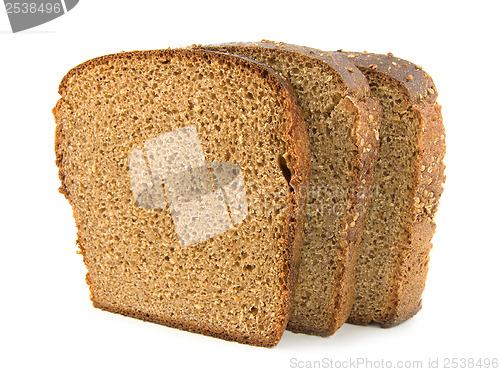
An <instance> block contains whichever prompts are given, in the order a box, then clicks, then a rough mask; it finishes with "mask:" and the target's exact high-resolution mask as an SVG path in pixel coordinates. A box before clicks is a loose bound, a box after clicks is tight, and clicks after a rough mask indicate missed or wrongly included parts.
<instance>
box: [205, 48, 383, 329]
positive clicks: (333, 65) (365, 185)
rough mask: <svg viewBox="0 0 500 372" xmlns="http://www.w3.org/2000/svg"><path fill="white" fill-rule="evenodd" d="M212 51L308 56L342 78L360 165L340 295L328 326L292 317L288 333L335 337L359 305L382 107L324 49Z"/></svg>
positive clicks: (360, 79) (358, 76) (357, 75)
mask: <svg viewBox="0 0 500 372" xmlns="http://www.w3.org/2000/svg"><path fill="white" fill-rule="evenodd" d="M202 48H206V49H209V50H221V51H225V52H228V53H234V54H238V53H239V51H240V53H241V48H267V49H270V50H274V51H278V52H282V53H297V54H300V55H302V56H305V57H307V58H308V59H309V60H310V61H311V63H314V64H318V65H321V66H322V68H327V69H329V71H330V72H331V74H332V75H335V76H338V77H339V78H340V79H339V81H340V82H342V84H343V89H344V92H343V95H344V97H345V98H346V99H345V104H346V105H350V107H351V110H353V112H356V115H357V121H356V125H355V127H354V128H353V129H352V136H353V141H354V143H355V144H356V147H357V150H358V152H357V158H356V160H355V167H354V169H355V175H354V177H353V180H354V181H353V184H352V186H351V189H352V191H353V192H351V193H350V201H349V205H350V208H349V210H348V212H347V218H346V221H347V224H346V226H345V228H344V231H342V236H343V238H344V240H343V241H342V242H341V243H340V245H341V246H342V247H341V248H340V250H339V252H338V254H339V256H340V257H341V258H342V259H341V261H342V264H341V265H340V266H339V267H338V268H337V270H336V272H335V273H332V280H334V278H338V280H337V290H336V291H335V293H333V294H332V296H331V297H332V298H331V301H330V305H331V306H330V308H329V309H325V311H326V312H327V313H328V315H327V316H326V317H327V320H326V321H325V324H326V326H324V325H317V326H316V327H309V326H308V325H304V324H301V323H300V322H294V320H293V316H292V319H291V321H290V322H289V323H288V326H287V329H288V330H289V331H292V332H297V333H306V334H311V335H318V336H324V337H326V336H330V335H332V334H333V333H335V331H337V329H339V328H340V326H341V325H342V324H344V322H345V321H346V320H347V318H348V316H349V314H350V310H351V306H352V304H353V302H354V298H355V291H354V286H355V283H356V280H355V276H356V264H357V259H358V254H359V245H360V242H361V233H362V227H363V224H364V221H365V219H366V218H365V217H366V208H367V206H368V204H369V200H370V199H369V194H370V192H369V190H370V188H371V186H372V185H373V181H374V173H373V168H374V164H375V162H376V159H377V153H378V144H379V140H378V128H379V123H380V107H379V105H378V102H377V101H376V100H374V99H372V98H370V91H369V86H368V83H367V81H366V78H365V77H364V75H363V74H362V73H361V72H360V71H359V70H358V69H357V68H356V67H355V66H354V65H353V64H351V63H350V62H348V61H347V60H346V59H345V58H343V57H342V56H340V55H338V54H336V53H330V52H323V51H321V50H317V49H313V48H309V47H304V46H298V45H292V44H286V43H277V42H273V41H269V40H263V41H261V42H247V43H243V42H242V43H240V42H236V43H224V44H219V45H210V46H203V47H202Z"/></svg>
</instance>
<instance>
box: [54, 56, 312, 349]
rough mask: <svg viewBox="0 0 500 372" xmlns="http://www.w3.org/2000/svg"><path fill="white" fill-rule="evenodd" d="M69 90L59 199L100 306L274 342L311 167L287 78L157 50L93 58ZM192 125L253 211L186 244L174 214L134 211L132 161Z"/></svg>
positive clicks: (64, 89) (223, 60) (61, 110)
mask: <svg viewBox="0 0 500 372" xmlns="http://www.w3.org/2000/svg"><path fill="white" fill-rule="evenodd" d="M60 94H61V96H62V97H61V99H60V100H59V101H58V103H57V105H56V107H55V108H54V116H55V119H56V123H57V129H56V144H55V151H56V158H57V160H56V163H57V165H58V167H59V175H60V179H61V182H62V186H61V188H60V191H61V192H62V193H63V194H64V195H65V196H66V197H67V198H68V200H69V202H70V204H71V205H72V207H73V214H74V217H75V220H76V225H77V228H78V240H77V243H78V246H79V248H80V250H81V253H82V255H83V259H84V262H85V264H86V266H87V268H88V274H87V283H88V284H89V286H90V291H91V300H92V302H93V304H94V306H95V307H98V308H101V309H104V310H108V311H111V312H115V313H120V314H124V315H128V316H132V317H135V318H139V319H142V320H147V321H151V322H156V323H160V324H165V325H169V326H173V327H177V328H181V329H184V330H189V331H193V332H198V333H203V334H206V335H210V336H214V337H219V338H223V339H226V340H231V341H238V342H242V343H247V344H252V345H258V346H266V347H270V346H273V345H276V344H277V343H278V341H279V339H280V337H281V335H282V333H283V331H284V329H285V326H286V323H287V320H288V316H289V309H290V305H291V299H292V296H293V289H294V283H295V281H296V276H297V274H296V273H297V269H296V266H297V262H298V260H299V253H300V252H299V249H300V240H301V232H302V228H303V227H302V226H303V210H304V204H305V199H304V198H305V196H304V195H305V192H303V191H302V190H303V188H304V187H305V186H306V183H307V179H308V176H309V170H310V154H309V149H308V139H307V133H306V131H305V126H304V122H303V118H302V113H301V111H300V109H299V108H298V106H296V104H295V98H294V96H293V93H292V92H291V90H290V89H289V87H288V86H287V85H286V82H284V81H283V80H282V79H281V78H280V77H278V76H277V75H276V74H274V72H273V71H272V70H271V69H269V68H267V67H264V66H260V65H258V64H256V63H252V62H250V61H248V60H244V59H242V58H238V57H235V56H229V55H225V54H222V53H214V52H207V51H194V50H186V49H177V50H157V51H144V52H129V53H119V54H115V55H109V56H104V57H101V58H97V59H93V60H90V61H88V62H86V63H84V64H82V65H80V66H78V67H76V68H74V69H73V70H71V71H70V72H69V73H68V74H67V75H66V76H65V78H64V79H63V81H62V82H61V85H60ZM188 125H195V126H196V130H197V132H198V136H199V139H200V142H201V147H202V149H203V152H204V156H205V158H206V160H207V162H208V163H209V164H210V163H213V162H230V163H234V164H237V165H238V167H239V169H241V173H242V175H243V179H244V183H245V189H246V197H247V207H248V214H247V216H246V218H245V219H244V220H243V221H242V222H240V223H239V224H238V225H237V226H236V227H234V228H232V229H230V230H228V231H226V232H224V233H221V234H219V235H217V236H214V237H211V238H209V239H207V240H204V241H201V242H198V243H195V244H190V245H182V244H180V242H179V239H178V237H177V234H176V232H175V230H174V224H173V220H172V215H171V212H170V210H169V207H168V206H165V208H163V209H153V208H141V207H139V206H138V205H137V203H136V201H135V200H134V196H133V193H132V185H131V180H130V177H129V170H130V164H129V160H130V159H131V157H130V154H131V152H132V151H134V149H137V148H138V147H139V146H144V144H145V143H146V141H149V140H151V139H154V138H158V136H160V135H162V134H164V133H167V132H171V131H173V130H176V129H179V128H185V127H186V126H188ZM284 171H285V174H284V173H283V172H284ZM212 180H213V177H212ZM212 182H213V181H212ZM139 203H141V201H139Z"/></svg>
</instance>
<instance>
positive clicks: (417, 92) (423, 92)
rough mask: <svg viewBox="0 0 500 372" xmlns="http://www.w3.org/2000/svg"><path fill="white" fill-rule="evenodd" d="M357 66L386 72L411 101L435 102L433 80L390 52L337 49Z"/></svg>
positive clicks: (420, 69) (417, 67)
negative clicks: (360, 51) (344, 50)
mask: <svg viewBox="0 0 500 372" xmlns="http://www.w3.org/2000/svg"><path fill="white" fill-rule="evenodd" d="M337 53H340V54H342V55H344V56H345V57H347V59H348V60H349V61H350V62H351V63H353V64H355V65H356V66H357V67H358V68H360V67H363V68H369V69H371V70H376V71H379V72H380V73H382V74H386V75H388V76H390V77H391V78H393V79H394V80H395V81H397V82H399V84H401V85H402V86H403V87H404V89H405V90H406V91H407V92H408V94H409V95H410V97H411V100H412V103H423V101H426V102H428V103H435V102H436V98H437V95H438V94H437V90H436V86H435V85H434V81H433V80H432V78H431V77H430V76H429V74H428V73H426V72H425V71H424V70H422V67H421V66H418V65H416V64H414V63H412V62H409V61H406V60H404V59H401V58H397V57H394V55H392V53H388V54H374V53H357V52H343V51H338V52H337Z"/></svg>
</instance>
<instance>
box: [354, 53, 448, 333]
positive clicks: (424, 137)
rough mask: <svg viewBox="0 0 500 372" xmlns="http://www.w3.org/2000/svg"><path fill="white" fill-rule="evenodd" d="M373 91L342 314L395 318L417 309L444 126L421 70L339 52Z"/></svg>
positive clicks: (390, 321) (357, 320)
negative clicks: (376, 113) (365, 177)
mask: <svg viewBox="0 0 500 372" xmlns="http://www.w3.org/2000/svg"><path fill="white" fill-rule="evenodd" d="M344 56H346V57H347V58H348V59H349V60H350V61H351V62H352V63H354V64H355V65H356V66H357V67H358V68H359V69H360V70H361V71H362V72H363V73H364V74H365V76H366V78H367V79H368V82H369V84H370V88H371V91H372V95H373V96H374V97H378V98H379V99H380V104H381V106H382V121H381V124H380V151H379V158H378V161H377V164H376V168H375V184H374V189H373V193H372V201H371V204H370V206H369V208H368V214H367V220H366V223H365V228H364V232H363V238H362V242H361V251H360V257H359V262H358V267H357V284H356V301H355V302H354V305H353V308H352V311H351V315H350V317H349V322H350V323H354V324H368V323H371V322H376V323H380V324H381V325H382V326H384V327H389V326H393V325H396V324H399V323H401V322H403V321H405V320H407V319H408V318H410V317H412V316H413V315H415V314H416V313H417V312H418V311H419V310H420V309H421V295H422V292H423V290H424V287H425V280H426V275H427V271H428V262H429V252H430V249H431V248H432V244H431V239H432V236H433V234H434V231H435V223H434V221H433V218H434V215H435V213H436V211H437V206H438V202H439V198H440V196H441V194H442V192H443V182H444V180H445V177H444V169H445V166H444V164H443V158H444V155H445V134H444V127H443V121H442V116H441V107H440V106H439V105H438V104H437V103H436V96H437V91H436V87H435V86H434V83H433V81H432V79H431V78H430V76H429V75H427V74H426V73H425V72H424V71H423V70H422V68H421V67H420V66H416V65H414V64H413V63H410V62H408V61H405V60H401V59H399V58H395V57H394V56H393V55H391V54H388V55H376V54H369V53H352V52H345V53H344Z"/></svg>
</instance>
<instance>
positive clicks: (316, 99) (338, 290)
mask: <svg viewBox="0 0 500 372" xmlns="http://www.w3.org/2000/svg"><path fill="white" fill-rule="evenodd" d="M203 48H209V49H211V50H222V51H226V52H228V53H234V54H238V55H242V56H245V57H248V58H251V59H253V60H256V61H258V62H261V63H264V64H266V65H268V66H269V67H272V68H273V69H275V70H277V71H278V72H280V73H281V74H282V75H283V76H285V77H286V78H287V79H288V80H289V81H290V83H291V84H292V86H293V87H294V88H295V91H296V93H297V99H298V103H299V105H300V106H301V108H302V110H303V111H304V117H305V120H306V124H307V130H308V133H309V138H310V145H311V153H312V173H311V184H310V188H309V193H308V205H307V215H306V222H305V230H304V245H303V249H302V261H301V265H300V270H299V271H300V273H299V283H298V287H297V292H296V295H295V299H294V303H293V306H292V314H291V317H290V321H289V323H288V327H287V329H289V330H291V331H293V332H302V333H308V334H315V335H322V336H328V335H331V334H333V333H334V332H335V331H336V330H337V329H338V328H339V327H340V326H341V325H342V324H343V323H344V322H345V320H346V319H347V317H348V316H349V313H350V309H351V305H352V302H353V301H354V285H355V265H356V262H357V254H358V245H359V240H360V237H361V227H362V225H363V221H364V215H365V212H364V211H365V207H366V204H367V201H368V198H367V195H368V190H369V187H370V184H371V183H372V165H373V164H374V162H375V159H376V153H377V147H378V139H377V135H378V133H377V129H378V121H379V107H378V105H377V102H375V101H374V100H373V99H371V98H370V97H369V87H368V84H367V82H366V79H365V78H364V76H363V74H362V73H361V72H360V71H359V70H358V69H357V68H356V67H355V66H354V65H352V64H350V63H348V62H346V61H345V60H344V59H343V58H342V57H340V56H338V55H337V56H336V55H332V54H330V53H324V52H321V51H318V50H314V49H311V48H306V47H299V46H295V45H289V44H283V43H274V42H267V41H262V42H258V43H230V44H223V45H219V46H208V47H203Z"/></svg>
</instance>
